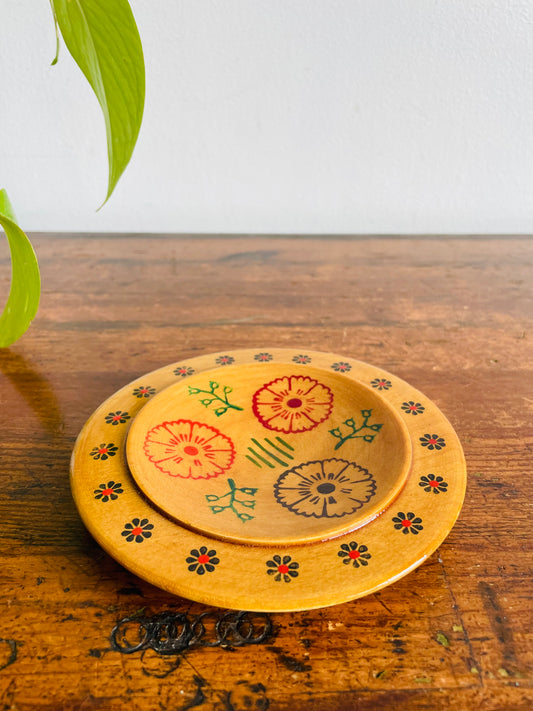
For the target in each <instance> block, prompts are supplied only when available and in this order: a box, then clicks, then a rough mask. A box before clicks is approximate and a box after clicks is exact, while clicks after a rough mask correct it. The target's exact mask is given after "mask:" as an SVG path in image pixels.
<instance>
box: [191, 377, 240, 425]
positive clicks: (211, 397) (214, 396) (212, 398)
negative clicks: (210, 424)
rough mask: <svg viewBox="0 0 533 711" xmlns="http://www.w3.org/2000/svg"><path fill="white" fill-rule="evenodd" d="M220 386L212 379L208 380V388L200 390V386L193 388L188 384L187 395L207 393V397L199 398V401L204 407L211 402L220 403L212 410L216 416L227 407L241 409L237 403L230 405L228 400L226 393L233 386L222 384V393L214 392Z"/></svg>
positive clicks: (227, 393) (225, 410)
mask: <svg viewBox="0 0 533 711" xmlns="http://www.w3.org/2000/svg"><path fill="white" fill-rule="evenodd" d="M220 387H221V386H220V385H219V384H218V383H216V382H215V381H214V380H211V381H209V388H210V389H209V390H200V388H193V387H192V386H191V385H189V395H200V394H202V395H207V396H208V397H206V398H204V399H203V400H200V403H201V404H202V405H203V406H204V407H209V406H210V405H212V404H213V403H215V404H216V403H222V404H221V405H218V406H217V408H216V410H214V413H215V415H216V416H217V417H220V415H223V414H224V413H225V412H227V411H228V410H229V409H232V410H242V409H243V408H242V407H239V406H238V405H232V404H231V403H230V402H229V401H228V395H229V394H230V393H231V392H233V388H230V386H229V385H223V386H222V394H220V392H216V391H218V390H219V388H220Z"/></svg>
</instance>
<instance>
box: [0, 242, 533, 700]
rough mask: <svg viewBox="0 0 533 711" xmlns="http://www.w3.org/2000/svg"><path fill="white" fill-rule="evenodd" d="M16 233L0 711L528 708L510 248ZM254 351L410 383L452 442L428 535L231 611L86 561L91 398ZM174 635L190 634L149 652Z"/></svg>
mask: <svg viewBox="0 0 533 711" xmlns="http://www.w3.org/2000/svg"><path fill="white" fill-rule="evenodd" d="M33 242H34V245H35V247H36V251H37V253H38V256H39V261H40V265H41V270H42V279H43V295H42V301H41V307H40V311H39V314H38V317H37V319H36V320H35V322H34V324H33V325H32V327H31V328H30V330H29V331H28V333H27V334H26V335H25V336H24V337H23V338H22V340H21V341H19V342H18V343H17V344H16V345H15V346H13V347H12V348H11V349H4V350H2V351H0V369H1V376H0V377H1V378H2V384H1V388H0V398H1V406H0V419H1V432H2V452H1V465H0V476H1V486H0V521H1V526H0V530H1V532H2V543H3V545H2V547H1V550H0V556H1V571H2V573H1V581H2V582H1V584H2V598H1V599H2V616H1V620H0V700H1V702H2V705H1V708H2V709H16V710H17V711H25V710H26V709H40V710H42V711H45V710H52V709H54V710H55V709H68V710H71V711H74V710H80V711H82V710H86V709H87V710H89V709H113V710H115V709H117V710H118V709H121V711H122V710H123V709H142V710H144V709H147V710H151V709H154V710H155V709H168V710H171V711H178V710H183V709H190V708H201V709H205V710H206V711H208V710H211V709H213V710H216V711H241V710H243V711H244V710H245V709H246V710H248V709H252V710H259V711H263V710H264V709H267V708H269V709H276V710H278V709H279V710H280V711H286V710H289V709H291V711H298V710H300V709H302V710H303V709H306V710H307V709H317V710H323V711H334V710H335V711H337V710H341V709H343V710H344V709H346V710H348V709H350V710H352V709H354V710H358V709H364V710H365V711H366V710H368V711H370V710H372V711H376V710H378V709H401V710H402V711H408V709H439V710H441V709H453V710H454V711H457V710H458V709H460V710H463V709H482V710H483V711H485V710H486V709H494V710H498V711H503V710H508V711H511V710H515V709H530V708H532V707H533V689H532V671H533V670H532V662H533V647H532V632H531V630H532V614H531V612H532V607H533V603H532V592H533V590H532V584H531V563H532V553H531V529H532V520H533V519H532V513H533V512H532V507H531V491H532V486H533V483H532V478H531V461H532V454H533V438H532V436H531V435H532V428H531V422H532V417H531V415H532V410H533V387H532V386H533V377H532V369H533V351H532V347H531V337H532V326H533V324H532V318H533V309H532V285H533V284H532V278H531V277H532V271H531V270H532V261H533V241H532V240H531V239H528V238H505V239H498V238H455V237H451V238H445V237H428V238H422V237H420V238H405V237H399V238H389V237H374V238H366V237H323V238H319V237H298V238H296V237H256V236H246V237H244V236H243V237H216V236H211V237H191V236H184V235H178V236H176V235H157V236H156V235H153V236H150V235H101V236H98V235H88V234H73V235H71V234H65V235H44V234H36V235H33ZM2 254H3V255H4V259H3V261H2V264H1V269H2V271H1V272H0V274H1V279H2V285H3V286H5V290H6V291H7V284H8V280H9V270H8V266H7V265H8V262H7V256H6V253H5V252H3V253H2ZM269 346H270V347H274V346H291V347H296V348H302V349H314V350H329V351H333V352H337V353H339V354H345V355H346V356H351V357H354V358H357V359H360V360H364V361H368V362H370V363H373V364H376V365H378V366H379V367H382V368H384V369H386V370H389V371H391V372H393V373H394V374H395V375H397V376H399V377H401V378H404V379H405V380H407V381H408V382H409V383H411V384H412V385H413V386H415V387H417V388H419V389H420V390H422V391H423V392H424V393H425V394H426V395H427V396H428V397H429V398H431V399H432V400H433V401H434V402H435V403H436V404H437V405H438V406H439V407H440V408H441V409H442V411H443V412H444V413H445V414H446V415H447V416H448V418H449V419H450V420H451V422H452V424H453V425H454V427H455V429H456V431H457V432H458V434H459V436H460V438H461V440H462V443H463V446H464V449H465V455H466V459H467V464H468V470H469V486H468V489H467V495H466V501H465V505H464V508H463V511H462V513H461V516H460V518H459V521H458V522H457V524H456V526H455V527H454V529H453V530H452V532H451V534H450V535H449V537H448V538H447V539H446V541H445V543H444V544H443V545H442V546H441V547H440V549H439V550H438V551H437V552H436V553H435V554H434V555H432V556H431V558H430V559H429V560H428V561H427V562H426V563H425V564H423V565H422V566H421V567H419V568H417V569H416V570H415V571H414V572H412V573H411V574H409V575H407V576H406V577H404V578H403V579H401V580H400V581H399V582H397V583H396V584H394V585H392V586H389V587H387V588H385V589H383V590H382V591H381V592H379V593H376V594H373V595H370V596H368V597H366V598H362V599H360V600H357V601H354V602H351V603H348V604H344V605H339V606H336V607H331V608H326V609H322V610H318V611H313V612H302V613H291V614H271V615H264V616H257V615H256V616H251V617H247V616H245V615H241V616H240V617H239V615H238V614H237V613H227V611H223V610H222V611H221V610H217V609H211V610H208V609H207V608H205V607H203V606H202V605H199V604H191V603H190V602H189V601H187V600H184V599H180V598H175V597H173V596H171V595H169V594H167V593H165V592H162V591H160V590H158V589H156V588H155V587H152V586H151V585H150V584H148V583H146V582H144V581H142V580H139V579H138V578H136V577H135V576H134V575H132V574H130V573H129V572H127V571H126V570H124V569H123V568H122V567H121V566H120V565H119V564H118V563H116V562H115V561H114V560H112V559H111V558H110V557H109V556H108V555H107V554H105V553H104V552H103V551H102V550H101V549H100V547H99V546H98V545H97V544H96V543H95V542H94V541H93V540H92V538H91V536H90V535H89V534H88V533H87V531H86V529H85V527H84V526H83V524H82V522H81V520H80V518H79V516H78V513H77V511H76V509H75V506H74V504H73V501H72V498H71V494H70V489H69V480H68V471H69V457H70V453H71V450H72V447H73V444H74V441H75V438H76V436H77V434H78V432H79V430H80V428H81V426H82V425H83V423H84V421H85V420H86V419H87V417H88V416H89V415H90V414H91V412H92V411H93V410H94V409H95V408H96V407H97V406H98V405H99V404H100V403H101V402H102V401H103V400H104V399H105V398H106V397H107V396H108V395H110V394H112V393H113V392H115V391H116V390H117V389H118V388H119V387H121V386H122V385H124V384H126V383H128V382H129V381H131V380H133V379H134V378H136V377H138V376H139V375H142V374H143V373H146V372H148V371H150V370H153V369H155V368H158V367H160V366H163V365H165V364H167V363H172V362H174V361H177V360H178V359H180V358H186V357H191V356H195V355H198V354H202V353H209V352H214V351H220V350H224V349H230V348H240V347H258V348H268V347H269ZM165 612H166V613H168V615H167V617H166V618H163V617H162V616H161V615H162V613H165ZM205 612H209V614H208V615H205V616H204V617H203V618H199V616H200V615H202V614H203V613H205ZM132 617H133V618H134V619H133V620H130V621H129V622H121V621H123V620H124V619H125V618H132ZM199 619H202V620H203V623H204V624H203V627H201V626H200V625H199V622H198V620H199ZM141 623H142V624H141ZM172 624H174V625H175V627H174V628H172ZM117 625H119V626H118V627H117ZM142 625H144V627H142ZM169 625H170V626H169ZM176 625H177V627H176ZM180 625H182V626H181V627H179V626H180ZM183 625H185V627H186V629H188V630H189V631H190V630H193V631H195V635H193V636H191V634H189V635H188V636H187V635H185V636H184V637H183V640H184V644H183V645H182V646H181V648H180V644H179V643H176V644H174V647H173V648H172V649H171V650H170V649H169V646H168V642H169V640H168V635H169V634H170V637H171V638H172V636H173V635H174V637H176V635H177V634H178V633H177V632H176V630H177V629H178V627H179V629H181V630H183ZM139 629H141V631H142V630H144V632H143V634H144V637H142V636H141V639H140V641H141V642H142V641H143V640H145V638H146V639H147V638H148V637H149V638H150V639H151V640H152V641H151V643H150V644H145V645H144V646H142V645H141V647H142V648H141V647H140V648H139V649H138V651H135V652H132V653H129V654H125V653H124V651H125V649H124V645H123V642H124V638H125V637H126V638H127V639H128V640H129V643H130V644H133V643H134V642H135V640H137V641H139V637H138V634H139ZM113 630H115V634H114V635H113ZM147 630H148V631H149V634H148V632H147ZM154 630H155V632H154ZM172 630H174V631H172ZM165 634H166V635H167V636H166V637H165ZM150 635H151V636H150ZM154 639H155V641H156V642H157V643H154ZM145 641H146V640H145ZM251 641H253V642H256V643H255V644H250V642H251ZM165 643H166V644H167V646H166V647H165ZM127 651H131V649H130V650H127ZM169 651H170V652H171V653H168V652H169ZM164 652H167V653H164Z"/></svg>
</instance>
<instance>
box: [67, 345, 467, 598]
mask: <svg viewBox="0 0 533 711" xmlns="http://www.w3.org/2000/svg"><path fill="white" fill-rule="evenodd" d="M71 485H72V490H73V494H74V498H75V501H76V504H77V506H78V509H79V511H80V514H81V516H82V518H83V520H84V522H85V524H86V525H87V527H88V529H89V530H90V531H91V533H92V534H93V536H94V537H95V538H96V540H97V541H98V542H99V543H100V544H101V545H102V547H103V548H105V549H106V550H107V551H108V552H109V553H110V554H111V555H112V556H113V557H115V558H116V559H117V560H118V561H119V562H120V563H122V564H123V565H124V566H125V567H127V568H129V569H130V570H132V571H133V572H135V573H136V574H137V575H139V576H141V577H143V578H145V579H146V580H148V581H149V582H151V583H153V584H154V585H157V586H159V587H161V588H164V589H166V590H169V591H170V592H173V593H175V594H177V595H181V596H184V597H188V598H190V599H193V600H197V601H200V602H204V603H207V604H211V605H219V606H223V607H230V608H237V609H248V610H258V611H289V610H303V609H311V608H316V607H323V606H326V605H333V604H336V603H340V602H344V601H347V600H351V599H354V598H357V597H360V596H362V595H366V594H368V593H370V592H374V591H376V590H378V589H380V588H382V587H384V586H385V585H388V584H390V583H392V582H394V581H395V580H397V579H398V578H400V577H402V576H403V575H405V574H406V573H408V572H409V571H410V570H412V569H413V568H415V567H416V566H417V565H419V564H420V563H422V562H423V561H424V560H425V558H426V557H427V556H428V555H430V554H431V553H432V552H433V551H434V550H435V549H436V548H437V547H438V545H439V544H440V543H441V542H442V540H443V539H444V538H445V536H446V535H447V534H448V532H449V531H450V529H451V527H452V526H453V524H454V522H455V520H456V518H457V516H458V514H459V511H460V508H461V505H462V502H463V498H464V492H465V486H466V469H465V462H464V457H463V452H462V449H461V445H460V443H459V440H458V438H457V435H456V434H455V432H454V431H453V429H452V427H451V425H450V424H449V422H448V421H447V420H446V418H445V417H444V416H443V415H442V413H441V412H440V411H439V410H438V408H437V407H436V406H435V405H434V404H433V403H432V402H431V401H429V400H428V399H427V398H425V397H424V396H423V395H422V394H421V393H419V392H418V391H417V390H415V389H414V388H412V387H411V386H410V385H408V384H407V383H405V382H403V381H401V380H399V379H398V378H395V377H394V376H392V375H389V374H388V373H386V372H383V371H382V370H380V369H378V368H375V367H373V366H371V365H367V364H365V363H362V362H360V361H356V360H353V359H350V358H346V357H345V356H337V355H334V354H331V353H317V352H312V351H307V352H300V351H294V350H288V349H271V350H269V351H257V350H239V351H231V352H228V353H219V354H212V355H207V356H200V357H198V358H192V359H189V360H186V361H180V362H178V363H175V364H173V365H170V366H167V367H165V368H161V369H160V370H157V371H154V372H152V373H150V374H148V375H146V376H143V377H142V378H139V379H137V380H136V381H134V382H133V383H131V384H130V385H128V386H126V387H125V388H122V389H121V390H119V391H118V392H117V393H116V394H115V395H113V396H112V397H110V398H109V399H108V400H106V402H105V403H103V405H101V406H100V407H99V408H98V409H97V410H96V412H95V413H94V414H93V415H92V416H91V417H90V418H89V420H88V422H87V423H86V425H85V427H84V428H83V430H82V432H81V433H80V435H79V437H78V440H77V442H76V445H75V448H74V452H73V456H72V464H71Z"/></svg>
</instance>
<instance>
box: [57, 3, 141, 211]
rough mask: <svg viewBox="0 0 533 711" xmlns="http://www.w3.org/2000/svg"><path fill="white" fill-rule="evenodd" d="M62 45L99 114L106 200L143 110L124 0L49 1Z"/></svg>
mask: <svg viewBox="0 0 533 711" xmlns="http://www.w3.org/2000/svg"><path fill="white" fill-rule="evenodd" d="M51 3H52V7H53V10H54V13H55V18H56V20H57V24H58V25H59V29H60V30H61V34H62V36H63V39H64V41H65V44H66V45H67V48H68V50H69V52H70V54H71V55H72V57H73V58H74V61H75V62H76V64H77V65H78V66H79V68H80V69H81V71H82V72H83V73H84V74H85V77H86V78H87V80H88V82H89V84H90V85H91V87H92V89H93V91H94V93H95V94H96V97H97V99H98V101H99V102H100V106H101V108H102V112H103V114H104V119H105V125H106V133H107V153H108V158H109V181H108V188H107V196H106V199H105V200H104V204H105V202H107V200H108V199H109V197H110V196H111V194H112V192H113V190H114V189H115V186H116V184H117V182H118V180H119V178H120V176H121V175H122V173H123V172H124V169H125V168H126V166H127V165H128V163H129V161H130V158H131V155H132V153H133V149H134V148H135V143H136V141H137V136H138V135H139V129H140V127H141V121H142V115H143V109H144V90H145V79H144V58H143V51H142V45H141V38H140V37H139V32H138V30H137V25H136V24H135V19H134V17H133V13H132V11H131V8H130V5H129V3H128V1H127V0H51Z"/></svg>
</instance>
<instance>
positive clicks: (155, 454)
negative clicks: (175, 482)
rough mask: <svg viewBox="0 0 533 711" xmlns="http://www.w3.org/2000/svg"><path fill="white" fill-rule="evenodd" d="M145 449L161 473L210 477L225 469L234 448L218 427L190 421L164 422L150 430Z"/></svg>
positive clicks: (231, 458) (191, 477)
mask: <svg viewBox="0 0 533 711" xmlns="http://www.w3.org/2000/svg"><path fill="white" fill-rule="evenodd" d="M144 452H145V454H146V456H147V457H148V459H149V460H150V461H151V462H152V463H153V464H154V465H155V466H156V467H157V468H158V469H159V470H160V471H162V472H165V474H169V475H170V476H179V477H183V478H184V479H210V478H211V477H216V476H219V475H220V474H222V473H223V472H225V471H226V470H227V469H229V468H230V467H231V465H232V464H233V460H234V459H235V447H234V446H233V442H232V441H231V440H230V439H229V437H226V435H224V434H222V432H219V431H218V430H217V429H216V428H215V427H210V426H209V425H204V424H202V423H201V422H192V421H191V420H177V421H175V422H163V423H162V424H160V425H157V426H156V427H153V428H152V429H151V430H149V431H148V433H147V435H146V438H145V440H144Z"/></svg>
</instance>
